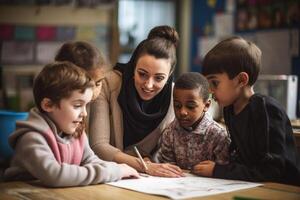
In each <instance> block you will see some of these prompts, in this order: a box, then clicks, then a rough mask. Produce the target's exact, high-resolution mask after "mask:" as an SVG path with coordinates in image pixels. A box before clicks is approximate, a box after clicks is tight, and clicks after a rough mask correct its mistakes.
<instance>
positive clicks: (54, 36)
mask: <svg viewBox="0 0 300 200" xmlns="http://www.w3.org/2000/svg"><path fill="white" fill-rule="evenodd" d="M109 36H110V34H109V27H108V26H107V25H95V26H87V25H86V26H49V25H38V26H31V25H14V24H0V41H1V63H2V64H3V65H6V64H7V65H24V64H46V63H49V62H51V61H53V60H54V56H55V54H56V52H57V50H58V49H59V47H60V46H61V45H62V44H63V43H64V42H66V41H71V40H84V41H88V42H91V43H92V44H94V45H95V46H97V47H98V48H99V49H101V51H102V52H104V53H105V54H108V49H109V41H110V39H109Z"/></svg>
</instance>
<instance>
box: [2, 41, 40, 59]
mask: <svg viewBox="0 0 300 200" xmlns="http://www.w3.org/2000/svg"><path fill="white" fill-rule="evenodd" d="M34 47H35V46H34V43H33V42H20V41H18V42H15V41H10V42H3V44H2V52H1V61H2V62H3V63H4V64H26V63H32V62H33V58H34Z"/></svg>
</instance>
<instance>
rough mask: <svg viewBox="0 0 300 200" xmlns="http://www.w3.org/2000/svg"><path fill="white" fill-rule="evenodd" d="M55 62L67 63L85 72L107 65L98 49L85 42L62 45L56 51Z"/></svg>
mask: <svg viewBox="0 0 300 200" xmlns="http://www.w3.org/2000/svg"><path fill="white" fill-rule="evenodd" d="M55 61H69V62H71V63H73V64H75V65H77V66H78V67H81V68H83V69H85V70H87V71H88V70H91V69H94V68H97V67H104V66H107V65H108V61H107V60H106V58H105V57H104V56H103V55H102V53H101V52H100V51H99V49H97V48H96V47H95V46H93V45H91V44H90V43H88V42H85V41H75V42H66V43H64V44H63V45H62V46H61V47H60V49H59V50H58V53H57V54H56V56H55Z"/></svg>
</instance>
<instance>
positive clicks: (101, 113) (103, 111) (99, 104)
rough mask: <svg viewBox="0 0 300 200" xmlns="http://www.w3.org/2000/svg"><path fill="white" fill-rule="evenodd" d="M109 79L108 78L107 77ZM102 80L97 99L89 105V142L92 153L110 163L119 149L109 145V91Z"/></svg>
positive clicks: (106, 82)
mask: <svg viewBox="0 0 300 200" xmlns="http://www.w3.org/2000/svg"><path fill="white" fill-rule="evenodd" d="M108 78H110V77H108ZM109 87H110V86H109V84H108V80H107V79H104V81H103V85H102V90H101V93H100V95H99V97H98V98H97V99H96V100H95V101H93V102H92V103H91V106H90V121H89V130H90V133H89V134H88V135H89V140H90V145H91V148H92V149H93V151H94V152H95V153H96V155H98V157H100V158H101V159H104V160H108V161H112V160H113V159H114V157H115V155H116V153H118V152H120V149H118V148H116V147H114V146H113V145H111V144H110V140H111V132H112V131H113V130H111V129H112V127H111V125H112V124H113V123H112V122H111V121H110V120H111V116H110V115H111V114H110V112H111V110H110V107H111V106H110V103H111V102H110V101H111V90H110V88H109Z"/></svg>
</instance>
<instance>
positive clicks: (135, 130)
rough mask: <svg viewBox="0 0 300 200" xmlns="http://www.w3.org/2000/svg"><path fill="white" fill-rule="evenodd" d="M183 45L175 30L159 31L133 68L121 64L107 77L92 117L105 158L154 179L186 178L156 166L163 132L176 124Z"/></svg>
mask: <svg viewBox="0 0 300 200" xmlns="http://www.w3.org/2000/svg"><path fill="white" fill-rule="evenodd" d="M178 40H179V37H178V33H177V32H176V30H175V29H174V28H171V27H169V26H158V27H155V28H153V29H152V30H151V31H150V33H149V35H148V37H147V39H145V40H143V41H142V42H141V43H140V44H139V45H138V46H137V47H136V49H135V51H134V52H133V55H132V57H131V59H130V61H129V62H128V63H127V64H120V63H118V64H117V65H116V66H115V67H114V70H112V71H111V72H109V73H108V74H107V75H106V77H105V79H104V81H103V87H102V91H101V94H100V95H99V97H98V98H97V99H96V100H95V101H94V102H93V103H92V105H91V115H90V117H91V121H90V145H91V147H92V149H93V150H94V151H95V153H96V154H97V155H98V156H99V157H100V158H102V159H104V160H109V161H115V162H118V163H126V164H128V165H130V166H132V167H134V168H135V169H137V170H138V171H140V172H145V173H147V174H150V175H154V176H166V177H180V176H182V171H181V169H180V168H179V167H177V166H174V165H171V164H162V163H154V162H151V159H152V157H153V155H154V154H155V152H156V150H157V144H158V140H159V139H160V136H161V133H162V131H163V129H164V128H165V127H166V126H167V125H168V124H169V123H170V122H171V121H172V120H173V119H174V111H173V104H172V88H173V83H172V77H173V76H172V74H173V72H174V67H175V65H176V46H177V43H178ZM134 146H137V148H138V149H139V151H140V152H141V154H142V157H143V158H144V159H145V160H146V165H147V167H146V168H145V167H144V166H143V164H142V162H141V161H140V160H139V159H138V158H137V157H136V154H135V152H134V151H133V147H134Z"/></svg>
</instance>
